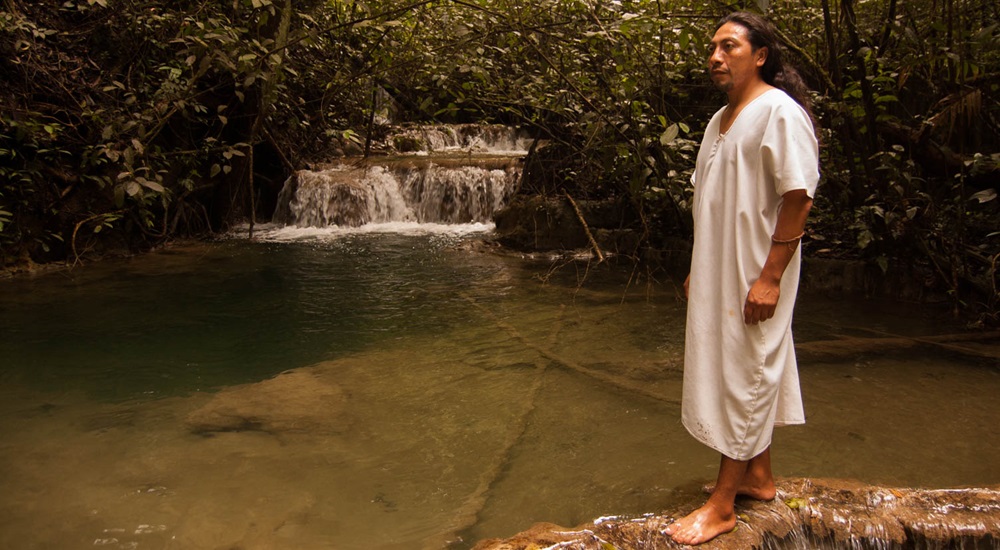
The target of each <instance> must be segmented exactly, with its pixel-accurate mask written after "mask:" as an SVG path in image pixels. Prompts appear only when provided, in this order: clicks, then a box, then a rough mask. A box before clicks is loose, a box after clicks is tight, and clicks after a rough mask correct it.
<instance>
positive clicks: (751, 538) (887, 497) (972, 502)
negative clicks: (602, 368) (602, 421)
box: [474, 479, 1000, 550]
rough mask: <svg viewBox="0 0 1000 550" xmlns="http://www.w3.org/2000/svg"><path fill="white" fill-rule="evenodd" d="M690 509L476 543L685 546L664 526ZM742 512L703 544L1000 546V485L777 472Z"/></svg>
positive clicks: (497, 548)
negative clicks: (877, 482)
mask: <svg viewBox="0 0 1000 550" xmlns="http://www.w3.org/2000/svg"><path fill="white" fill-rule="evenodd" d="M697 505H698V503H691V507H692V508H693V507H695V506H697ZM687 511H689V510H686V509H685V510H675V511H670V512H668V513H663V514H648V515H644V516H639V517H624V516H611V517H602V518H599V519H596V520H594V521H593V522H591V523H588V524H585V525H581V526H578V527H575V528H572V529H567V528H564V527H560V526H557V525H553V524H547V523H539V524H536V525H534V526H533V527H531V528H530V529H529V530H527V531H524V532H522V533H519V534H517V535H515V536H513V537H511V538H509V539H505V540H499V539H490V540H484V541H480V542H479V543H478V544H477V545H476V546H475V547H474V550H542V549H563V550H612V549H618V550H659V549H669V548H682V547H684V546H683V545H680V544H677V543H675V542H673V541H672V540H671V539H670V537H669V536H667V535H666V534H665V533H664V529H665V528H666V527H667V525H669V524H670V523H671V522H672V521H673V520H674V518H675V517H679V516H680V515H683V513H686V512H687ZM737 513H738V515H739V521H738V523H737V527H736V529H735V530H734V531H733V532H731V533H727V534H725V535H722V536H720V537H717V538H716V539H714V540H712V541H709V542H708V543H706V544H703V545H701V546H700V548H705V549H706V550H737V549H739V550H748V549H783V548H790V549H791V548H795V549H798V548H801V549H813V548H828V549H839V548H851V549H856V548H878V549H897V548H898V549H910V548H934V549H945V548H963V549H964V548H968V549H979V548H1000V486H997V487H991V488H964V489H903V488H888V487H877V486H871V485H865V484H861V483H857V482H852V481H844V480H818V479H786V480H779V483H778V497H777V498H775V499H774V500H772V501H769V502H761V501H754V500H750V499H747V500H741V501H739V502H738V503H737Z"/></svg>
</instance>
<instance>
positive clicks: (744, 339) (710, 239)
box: [682, 89, 819, 460]
mask: <svg viewBox="0 0 1000 550" xmlns="http://www.w3.org/2000/svg"><path fill="white" fill-rule="evenodd" d="M721 115H722V110H721V109H720V110H719V111H718V112H717V113H716V114H715V116H713V117H712V120H711V122H709V124H708V127H707V128H706V130H705V137H704V139H703V141H702V144H701V149H700V150H699V151H698V162H697V165H696V168H695V173H694V175H693V176H692V178H691V180H692V183H693V184H694V202H693V205H692V212H693V215H694V250H693V253H692V258H691V279H690V286H689V289H688V292H689V300H688V310H687V327H686V336H685V338H686V344H685V353H684V390H683V406H682V421H683V423H684V426H685V427H686V428H687V429H688V431H689V432H691V434H692V435H693V436H694V437H695V438H696V439H698V440H699V441H701V442H702V443H704V444H705V445H708V446H709V447H711V448H713V449H715V450H717V451H719V452H720V453H722V454H724V455H726V456H728V457H730V458H733V459H736V460H749V459H751V458H753V457H755V456H757V455H758V454H760V453H761V452H763V451H764V450H766V449H767V448H768V446H769V445H770V444H771V432H772V431H773V428H774V426H776V425H777V426H781V425H788V424H802V423H804V422H805V413H804V411H803V409H802V396H801V392H800V390H799V377H798V369H797V365H796V362H795V349H794V347H793V344H792V331H791V327H792V309H793V307H794V305H795V295H796V291H797V290H798V282H799V265H800V253H799V252H798V250H797V251H796V253H795V255H794V257H793V258H792V261H791V262H790V263H789V265H788V268H787V269H786V270H785V272H784V275H783V276H782V278H781V296H780V298H779V300H778V305H777V310H776V311H775V313H774V317H773V318H771V319H769V320H767V321H764V322H762V323H759V324H757V325H747V324H745V323H744V322H743V306H744V303H745V302H746V297H747V293H748V292H749V291H750V286H751V285H752V284H753V283H754V281H756V280H757V278H758V277H759V276H760V273H761V269H762V268H763V267H764V262H765V260H766V259H767V255H768V252H769V251H770V248H771V235H772V234H773V233H774V229H775V226H776V224H777V221H778V208H779V206H780V205H781V197H782V195H784V194H785V193H787V192H788V191H792V190H795V189H805V190H806V192H807V193H808V194H809V196H810V197H812V196H813V195H814V193H815V191H816V185H817V183H818V181H819V161H818V145H817V143H816V138H815V134H814V132H813V127H812V123H811V122H810V120H809V116H808V115H807V114H806V112H805V110H804V109H802V107H801V106H799V105H798V104H797V103H795V101H794V100H793V99H792V98H791V97H789V96H788V95H787V94H785V93H784V92H783V91H781V90H777V89H773V90H769V91H767V92H765V93H763V94H761V95H760V96H758V97H757V98H755V99H754V100H753V101H752V102H751V103H750V104H748V105H747V106H746V107H744V108H743V110H742V111H741V112H740V114H739V115H738V116H737V118H736V120H735V121H734V122H733V124H732V126H731V127H730V129H729V131H728V132H727V133H726V134H723V135H720V133H719V125H720V121H721V119H722V116H721Z"/></svg>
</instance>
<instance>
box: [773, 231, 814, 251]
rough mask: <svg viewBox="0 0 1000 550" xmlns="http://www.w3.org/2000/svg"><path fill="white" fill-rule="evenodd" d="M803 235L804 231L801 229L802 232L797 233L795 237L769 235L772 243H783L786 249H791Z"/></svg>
mask: <svg viewBox="0 0 1000 550" xmlns="http://www.w3.org/2000/svg"><path fill="white" fill-rule="evenodd" d="M805 235H806V232H805V231H803V232H802V233H799V236H798V237H795V238H793V239H776V238H774V235H771V242H772V243H774V244H783V245H786V246H788V249H789V250H791V249H793V248H795V245H796V244H798V242H799V241H800V240H802V237H804V236H805Z"/></svg>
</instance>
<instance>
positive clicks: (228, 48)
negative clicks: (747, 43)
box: [0, 0, 1000, 324]
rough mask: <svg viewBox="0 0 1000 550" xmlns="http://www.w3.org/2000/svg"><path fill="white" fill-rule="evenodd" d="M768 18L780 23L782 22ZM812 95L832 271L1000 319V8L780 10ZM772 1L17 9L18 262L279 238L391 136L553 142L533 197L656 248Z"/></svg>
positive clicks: (12, 219)
mask: <svg viewBox="0 0 1000 550" xmlns="http://www.w3.org/2000/svg"><path fill="white" fill-rule="evenodd" d="M760 4H766V3H765V2H761V3H760ZM769 4H770V5H769V7H768V13H769V15H770V16H771V17H772V19H773V20H774V21H775V22H776V23H777V25H778V27H779V29H780V30H781V32H782V35H783V38H784V40H785V41H786V43H787V46H788V49H789V50H790V52H791V54H792V58H793V59H794V61H795V63H796V65H797V66H798V67H799V68H800V69H801V72H802V73H803V74H804V76H805V77H806V79H807V81H808V82H809V83H810V84H811V86H812V87H813V89H815V90H816V95H815V110H816V115H817V120H818V122H819V124H820V126H821V142H822V172H823V180H822V182H821V188H820V192H819V196H818V198H817V203H816V208H815V209H814V213H813V216H812V218H811V221H810V225H809V229H808V240H809V248H808V250H809V251H810V254H814V255H816V256H818V257H830V258H849V259H860V260H864V261H867V262H870V263H872V264H873V265H877V266H880V267H881V268H882V269H884V270H890V269H893V267H894V266H899V265H905V266H906V267H908V268H911V269H912V271H913V272H914V273H919V274H920V277H922V278H923V281H922V283H923V284H925V285H926V286H927V288H928V289H929V290H933V291H934V292H935V293H938V294H941V293H944V294H947V295H949V296H950V297H951V300H952V301H953V303H954V305H955V306H956V308H959V309H961V310H962V311H963V312H964V313H965V314H967V315H969V317H970V318H971V319H975V320H978V322H981V323H985V324H995V323H997V322H998V310H1000V292H998V286H1000V274H998V272H997V267H998V262H1000V222H998V220H1000V200H997V198H996V197H997V187H998V184H997V181H998V178H1000V169H998V165H1000V152H998V151H1000V148H998V145H1000V144H998V141H1000V137H998V136H1000V107H998V102H997V96H998V89H1000V73H997V72H996V67H997V66H1000V33H998V30H997V23H996V21H998V20H1000V13H998V12H1000V7H998V6H997V5H996V3H994V2H988V1H985V0H968V1H960V0H945V1H941V0H938V1H931V0H927V1H917V2H907V3H901V2H898V1H897V0H889V1H887V2H859V1H856V0H842V1H841V2H838V3H836V4H835V5H831V4H830V2H829V1H828V0H802V1H799V2H794V3H792V2H787V1H781V2H777V1H772V2H770V3H769ZM759 7H760V6H759V3H757V2H746V3H731V2H721V1H716V2H710V3H707V4H706V3H702V2H673V3H670V5H669V6H668V5H667V4H666V3H663V2H656V1H652V0H615V1H602V0H544V1H540V2H520V1H515V0H496V1H487V0H413V1H410V2H405V3H400V2H395V1H388V0H372V1H369V2H359V1H340V0H328V1H322V0H303V1H296V2H292V1H291V0H181V1H174V0H171V1H168V0H32V1H27V0H3V2H2V3H0V82H2V85H0V263H2V264H3V266H5V267H7V268H10V267H13V266H24V265H27V264H30V263H42V262H70V263H76V262H79V261H83V260H86V259H87V258H90V257H93V256H95V255H100V254H102V253H107V252H109V251H122V250H124V251H133V252H134V251H139V250H143V249H147V248H149V247H151V246H155V245H156V244H158V243H161V242H163V241H165V240H168V239H172V238H176V237H179V236H191V235H204V234H207V233H211V232H215V231H219V230H223V229H225V228H227V227H229V226H230V225H231V224H233V223H234V222H236V221H247V220H249V221H251V223H252V222H253V221H255V220H257V219H266V218H268V217H269V216H270V214H271V212H272V211H273V207H274V200H275V197H276V196H277V193H278V190H279V189H280V186H281V183H282V181H283V180H284V178H285V177H286V176H287V175H288V174H290V173H291V172H293V171H294V170H296V169H301V168H303V167H304V166H306V165H307V164H308V163H310V162H315V161H322V160H327V159H329V158H330V157H331V156H335V155H343V154H356V155H364V154H375V153H376V152H377V151H378V148H379V144H380V143H381V140H382V139H383V138H385V136H386V135H387V134H388V133H389V132H390V131H391V128H392V125H393V124H398V123H412V122H456V121H462V122H471V121H486V122H501V123H506V124H515V125H520V126H524V127H526V128H528V129H530V130H531V131H532V132H534V133H535V134H536V135H538V136H539V137H540V138H544V139H545V140H546V141H547V143H548V144H549V145H548V148H547V150H546V149H543V150H539V151H536V152H535V155H534V158H533V161H532V162H530V163H529V166H530V167H531V169H530V170H529V174H528V175H527V177H526V179H525V185H524V188H523V189H522V192H525V193H542V194H551V195H557V194H558V195H561V194H564V193H567V192H568V193H570V194H571V195H573V196H576V197H578V198H608V197H614V198H617V199H619V200H626V201H628V202H630V203H631V204H632V206H633V212H634V219H635V220H637V221H636V222H635V224H636V227H637V229H638V230H639V231H640V232H641V233H642V235H643V242H644V243H645V245H646V246H649V247H656V246H660V245H662V244H663V242H665V241H666V240H668V239H671V238H676V237H678V236H679V237H681V238H684V237H686V236H687V233H688V222H687V216H688V215H689V214H688V199H689V197H690V189H689V185H688V180H689V177H690V171H691V169H692V167H693V164H694V154H695V151H696V147H697V142H698V139H699V138H700V132H701V128H702V127H703V126H704V124H705V123H706V121H707V120H708V117H709V116H710V115H711V113H712V112H713V111H714V110H715V109H717V108H718V107H719V106H720V105H721V104H722V101H723V98H722V97H721V96H719V95H718V94H717V93H715V92H714V91H713V90H712V89H711V88H710V87H709V85H708V82H707V78H706V76H705V74H704V62H705V60H704V58H705V53H704V51H705V50H704V44H705V42H706V40H707V37H708V36H709V34H710V29H711V28H712V26H713V24H714V21H715V20H716V19H717V18H718V17H719V16H721V15H723V14H725V13H727V12H728V11H731V10H732V9H737V8H749V9H759Z"/></svg>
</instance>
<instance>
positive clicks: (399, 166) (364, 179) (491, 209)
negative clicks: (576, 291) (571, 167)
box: [272, 125, 530, 227]
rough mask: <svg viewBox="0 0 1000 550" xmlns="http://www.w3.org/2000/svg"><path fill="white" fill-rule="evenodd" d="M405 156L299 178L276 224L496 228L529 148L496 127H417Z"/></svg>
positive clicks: (398, 139)
mask: <svg viewBox="0 0 1000 550" xmlns="http://www.w3.org/2000/svg"><path fill="white" fill-rule="evenodd" d="M390 141H392V142H393V143H394V144H395V145H394V148H395V150H397V151H400V152H401V154H400V155H395V156H389V157H375V158H368V159H356V160H355V161H353V162H351V161H349V160H345V161H344V162H342V163H339V164H333V165H330V166H326V167H323V168H320V169H317V170H301V171H299V172H297V173H295V174H294V175H292V176H291V177H290V178H289V179H288V180H287V181H286V182H285V185H284V187H283V188H282V191H281V193H280V194H279V195H278V204H277V207H276V209H275V212H274V216H273V218H272V221H273V222H274V223H277V224H280V225H286V226H288V225H291V226H296V227H329V226H338V227H359V226H362V225H366V224H373V223H389V222H416V223H436V224H468V223H483V224H488V223H492V219H493V215H494V213H496V212H497V211H498V210H499V209H500V208H502V207H503V206H504V205H505V204H506V203H507V201H508V199H509V198H510V197H511V196H512V195H513V193H514V191H515V189H516V187H517V184H518V183H519V181H520V177H521V168H522V159H523V157H524V155H525V154H527V147H528V146H529V145H530V140H529V139H528V138H527V137H526V136H524V135H523V134H522V133H520V132H518V131H517V129H514V128H509V127H505V126H496V125H436V126H427V127H410V128H406V129H404V130H402V131H401V132H400V133H398V134H396V135H395V136H393V137H392V138H390Z"/></svg>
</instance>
